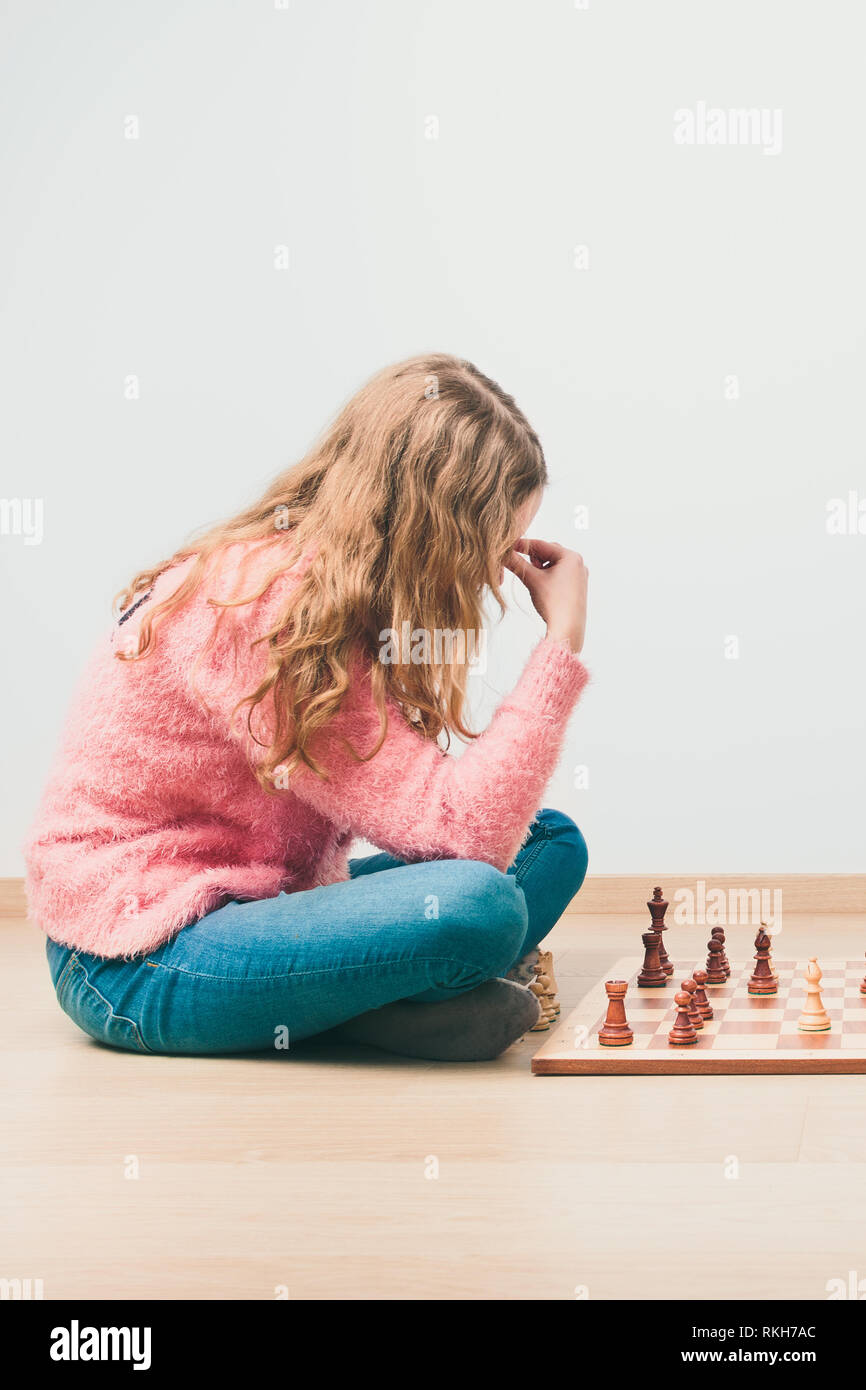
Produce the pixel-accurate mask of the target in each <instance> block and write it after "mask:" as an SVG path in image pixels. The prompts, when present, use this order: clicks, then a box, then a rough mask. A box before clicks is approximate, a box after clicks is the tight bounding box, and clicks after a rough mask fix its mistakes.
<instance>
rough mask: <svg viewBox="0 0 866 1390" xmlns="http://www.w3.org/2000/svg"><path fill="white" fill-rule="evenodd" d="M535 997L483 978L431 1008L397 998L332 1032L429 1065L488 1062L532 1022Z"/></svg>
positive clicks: (535, 1017) (535, 1019) (536, 1012)
mask: <svg viewBox="0 0 866 1390" xmlns="http://www.w3.org/2000/svg"><path fill="white" fill-rule="evenodd" d="M540 1013H541V1009H540V1007H539V1004H538V1000H537V999H536V997H535V995H534V994H532V993H531V992H530V991H529V990H528V989H524V987H523V985H518V984H513V983H512V982H511V981H510V980H485V982H484V984H483V985H479V986H478V987H477V989H470V990H467V992H466V993H465V994H457V995H455V996H454V998H453V999H443V1000H442V1001H441V1003H436V1004H413V1003H412V1001H411V1000H409V999H398V1000H397V1001H396V1003H394V1004H386V1005H385V1006H384V1007H383V1008H381V1009H372V1010H371V1011H370V1012H369V1013H366V1014H359V1015H358V1017H357V1018H351V1019H349V1021H348V1023H343V1024H341V1026H340V1027H339V1028H335V1029H334V1030H333V1034H334V1036H335V1037H338V1038H340V1039H345V1040H347V1041H348V1042H360V1043H368V1044H370V1045H371V1046H373V1047H382V1048H384V1049H385V1050H386V1051H387V1052H399V1053H402V1055H403V1056H404V1057H424V1058H426V1059H427V1060H428V1061H433V1062H489V1061H491V1060H492V1059H493V1058H494V1057H498V1056H499V1054H500V1053H501V1052H504V1051H505V1049H506V1047H510V1046H511V1044H512V1043H513V1042H516V1041H517V1039H518V1038H520V1037H522V1036H523V1034H524V1033H526V1032H527V1031H528V1030H529V1029H530V1028H531V1027H532V1025H533V1023H537V1022H538V1019H539V1015H540Z"/></svg>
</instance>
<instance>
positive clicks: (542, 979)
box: [538, 973, 556, 1023]
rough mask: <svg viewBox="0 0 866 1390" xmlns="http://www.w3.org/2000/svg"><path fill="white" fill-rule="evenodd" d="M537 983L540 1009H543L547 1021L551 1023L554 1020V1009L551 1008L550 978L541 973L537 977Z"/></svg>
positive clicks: (551, 990)
mask: <svg viewBox="0 0 866 1390" xmlns="http://www.w3.org/2000/svg"><path fill="white" fill-rule="evenodd" d="M538 983H539V984H540V985H541V989H542V994H541V1007H542V1008H543V1010H544V1012H545V1015H546V1017H547V1021H548V1022H549V1023H552V1022H553V1020H554V1019H555V1018H556V1009H555V1008H554V1006H553V986H552V984H551V982H550V976H549V975H545V974H543V973H541V974H539V976H538Z"/></svg>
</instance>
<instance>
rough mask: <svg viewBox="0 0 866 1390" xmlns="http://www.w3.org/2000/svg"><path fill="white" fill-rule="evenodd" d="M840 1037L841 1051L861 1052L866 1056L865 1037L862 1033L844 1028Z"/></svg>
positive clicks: (865, 1069) (865, 1068)
mask: <svg viewBox="0 0 866 1390" xmlns="http://www.w3.org/2000/svg"><path fill="white" fill-rule="evenodd" d="M841 1037H842V1051H843V1052H845V1051H848V1052H861V1053H862V1054H863V1056H864V1057H866V1037H864V1035H863V1034H862V1033H849V1032H848V1029H847V1028H846V1029H845V1031H844V1032H843V1033H842V1035H841ZM864 1071H866V1067H864Z"/></svg>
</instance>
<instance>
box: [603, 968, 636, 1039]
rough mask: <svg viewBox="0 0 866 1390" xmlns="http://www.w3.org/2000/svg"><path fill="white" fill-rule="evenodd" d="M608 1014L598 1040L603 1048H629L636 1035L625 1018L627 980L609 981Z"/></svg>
mask: <svg viewBox="0 0 866 1390" xmlns="http://www.w3.org/2000/svg"><path fill="white" fill-rule="evenodd" d="M604 987H605V989H606V990H607V1014H606V1016H605V1020H604V1023H603V1024H602V1025H601V1028H600V1029H599V1030H598V1040H599V1042H600V1043H601V1045H602V1047H627V1046H628V1044H629V1043H631V1042H634V1033H633V1032H632V1031H631V1029H630V1028H629V1026H628V1019H627V1018H626V1016H625V992H626V990H627V989H628V985H627V984H626V982H625V980H607V981H606V983H605V986H604Z"/></svg>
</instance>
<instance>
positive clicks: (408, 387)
mask: <svg viewBox="0 0 866 1390" xmlns="http://www.w3.org/2000/svg"><path fill="white" fill-rule="evenodd" d="M546 481H547V470H546V467H545V462H544V455H543V453H542V449H541V445H540V443H539V441H538V438H537V436H536V435H535V433H534V431H533V430H532V428H531V427H530V425H529V423H528V421H527V420H526V418H525V417H524V415H523V414H522V413H521V411H520V410H519V409H518V407H517V406H516V404H515V402H514V400H513V399H512V397H511V396H509V395H507V394H506V393H505V392H504V391H503V390H502V388H501V387H500V386H498V385H497V384H496V382H495V381H491V380H490V378H489V377H486V376H485V375H484V374H483V373H482V372H480V371H479V370H478V368H477V367H475V366H473V364H472V363H471V362H466V361H462V360H460V359H458V358H456V357H451V356H448V355H445V354H431V355H429V356H422V357H413V358H411V359H409V360H408V361H406V362H400V363H398V364H397V365H395V366H392V367H388V368H386V369H385V370H384V371H382V372H380V373H378V375H376V376H375V377H373V379H372V380H371V381H369V382H368V383H367V385H366V386H364V387H362V389H361V390H360V391H358V393H357V394H356V395H355V396H353V397H352V399H351V400H350V401H349V402H348V404H347V405H346V406H344V408H343V409H342V410H341V411H340V413H339V415H338V416H337V418H336V419H335V420H334V422H333V424H332V425H331V426H330V428H329V429H327V430H326V432H325V434H324V435H323V436H322V438H321V439H320V440H319V442H318V443H317V444H315V445H314V447H313V448H312V449H311V450H310V452H309V453H308V454H307V455H306V457H305V458H303V459H302V460H301V461H300V462H299V463H296V464H295V465H294V466H293V467H291V468H288V469H286V471H285V472H283V473H281V474H280V475H279V477H277V478H276V479H275V480H274V482H273V483H272V484H271V486H270V487H269V488H268V489H267V491H266V492H265V493H264V495H263V496H262V497H261V498H260V499H259V501H258V502H256V503H254V505H253V506H251V507H249V508H247V509H246V510H245V511H242V512H241V513H240V514H239V515H238V516H236V517H234V518H232V519H231V520H230V521H226V522H224V523H222V524H221V525H218V526H215V527H213V528H211V529H210V530H208V531H206V532H205V533H204V534H203V535H201V536H200V537H199V538H198V539H196V540H195V541H193V542H190V544H189V545H188V546H186V547H184V548H183V549H181V550H179V551H177V553H176V554H175V555H174V556H173V557H172V558H171V559H170V560H167V561H165V562H164V563H162V564H160V565H157V566H155V567H154V568H153V569H149V570H143V571H142V572H141V573H140V574H137V575H136V577H135V578H134V579H133V580H132V582H131V584H130V585H129V586H128V588H126V589H125V590H124V591H123V592H122V593H120V594H118V596H117V603H118V605H119V608H120V610H126V609H127V608H128V607H129V606H130V605H131V604H133V603H134V602H135V601H136V600H137V599H139V598H141V597H142V596H143V595H145V594H146V593H147V592H148V591H149V590H150V589H151V588H152V586H153V584H154V582H155V580H156V579H157V577H158V576H159V575H160V574H162V573H163V571H165V570H167V569H169V568H171V567H172V566H174V565H176V564H179V563H181V562H182V561H184V560H188V559H192V558H193V557H195V561H194V563H193V564H192V565H191V566H190V569H189V572H188V574H187V576H186V578H185V579H184V581H183V583H181V584H180V586H179V587H178V588H177V589H176V591H175V592H174V593H173V594H172V595H171V596H170V597H169V598H167V599H165V600H163V601H162V602H160V603H156V604H154V605H152V606H150V605H149V606H148V607H149V609H150V611H148V608H145V609H143V621H142V623H141V628H140V636H139V645H138V649H137V651H135V652H129V651H127V652H118V656H119V659H121V660H124V659H127V660H129V659H132V660H140V659H141V658H143V657H145V656H146V655H147V654H148V653H149V652H150V651H152V649H153V647H154V643H155V641H156V635H157V627H158V625H159V624H160V623H161V622H162V621H164V620H165V618H166V617H168V616H169V615H170V614H171V613H172V612H174V611H175V610H176V609H178V608H179V607H180V606H181V605H182V604H183V603H185V602H186V601H187V600H188V599H189V597H190V596H191V595H192V594H193V593H195V592H196V590H197V589H198V588H199V587H200V585H201V584H202V581H203V577H204V572H205V569H206V567H207V565H208V562H209V560H210V559H211V557H212V556H213V555H214V552H217V551H219V550H220V549H222V548H223V547H225V546H227V545H230V544H232V543H235V542H238V541H264V540H267V539H268V538H275V537H280V538H281V544H279V545H275V546H274V567H273V569H272V570H270V571H269V573H268V575H267V577H266V579H265V581H264V583H263V584H261V585H260V587H259V588H258V589H257V590H256V592H255V593H252V594H247V595H245V596H244V597H242V598H236V599H233V600H230V601H228V602H220V601H219V600H216V599H213V598H212V599H210V600H209V602H210V603H212V604H214V605H215V606H218V607H223V608H229V607H237V606H239V605H241V604H245V603H249V602H253V601H254V600H255V599H257V598H259V597H260V596H261V595H262V594H263V593H265V592H266V591H267V589H268V588H269V587H270V585H271V584H272V583H273V582H274V580H275V579H276V577H277V576H278V575H279V574H280V573H282V572H283V571H285V570H287V569H288V568H289V567H290V566H291V565H293V564H294V563H295V562H296V560H297V559H298V558H299V557H301V556H304V555H307V554H310V553H311V554H312V559H311V561H310V563H309V564H308V566H307V568H306V570H303V572H302V577H301V578H300V580H299V582H298V583H297V584H296V585H295V587H294V588H293V589H292V590H291V592H290V595H289V598H288V600H287V606H286V610H285V612H282V613H281V614H280V616H279V618H278V620H277V622H276V623H275V624H274V626H273V627H272V628H271V630H270V631H269V632H267V633H264V634H263V635H262V636H261V638H259V639H258V640H259V641H261V642H262V643H263V644H265V645H266V648H267V666H266V671H265V674H264V677H263V679H262V681H261V683H260V684H259V686H258V687H257V689H255V690H252V691H250V692H249V693H248V694H247V695H246V696H245V698H244V699H243V700H242V701H241V702H240V703H241V705H247V706H248V707H249V708H248V712H247V725H248V727H249V728H250V731H251V732H252V725H251V723H250V720H251V718H252V715H253V711H254V710H255V708H256V707H257V706H260V705H261V704H262V701H265V700H268V702H269V705H268V708H269V712H270V723H269V725H268V727H269V729H272V730H273V738H272V740H271V742H270V745H269V746H267V747H266V749H265V753H264V756H263V757H262V759H261V760H257V767H256V773H257V776H258V777H259V780H260V782H261V784H262V786H263V787H265V788H266V789H268V790H273V786H274V773H275V771H276V770H277V769H279V770H280V772H281V774H282V775H286V774H289V773H290V772H291V770H292V769H293V768H295V767H297V766H298V765H299V764H300V763H303V764H305V765H306V766H308V767H310V768H312V769H313V771H314V772H316V773H318V774H319V775H325V774H324V771H323V769H322V767H321V766H320V764H319V763H318V761H317V760H316V758H315V757H314V755H313V751H312V743H313V740H314V737H315V735H316V734H317V733H318V732H319V731H320V730H321V729H323V728H324V726H325V725H326V724H327V723H328V722H329V721H330V720H331V719H333V717H334V715H335V714H336V713H337V711H338V710H339V708H340V706H341V704H342V701H343V699H344V696H345V695H346V692H347V690H348V688H349V684H350V669H351V668H352V666H353V663H354V662H355V660H356V659H357V658H358V657H359V656H360V657H362V658H365V659H366V663H367V664H368V665H369V668H370V671H371V681H372V691H373V695H374V698H375V701H376V706H377V708H378V711H379V717H380V737H379V741H378V742H377V744H376V745H375V747H374V748H373V749H372V751H370V752H368V753H366V754H365V755H364V756H366V757H372V756H374V755H375V753H376V752H378V750H379V748H380V747H381V744H382V741H383V739H384V737H385V733H386V729H387V717H386V705H385V702H386V698H387V697H388V696H390V697H392V698H393V699H394V700H395V701H396V702H397V704H398V706H399V707H400V709H401V710H402V712H403V715H404V717H405V718H406V719H407V720H408V721H409V722H410V723H411V724H413V725H414V726H415V727H417V728H418V729H419V731H420V732H422V733H423V734H424V735H425V736H427V737H429V738H431V739H432V738H437V737H438V736H439V734H440V733H442V732H443V730H444V731H445V733H446V735H447V736H449V737H450V735H451V734H455V735H457V736H459V737H461V738H467V739H468V738H473V737H475V735H474V734H473V732H472V731H471V730H470V729H468V728H467V727H466V724H465V722H464V699H465V693H466V677H467V666H466V663H465V659H462V656H461V653H460V651H459V650H458V648H457V646H456V645H453V646H451V648H450V650H448V649H446V651H445V653H444V656H443V659H442V660H440V661H439V662H438V663H435V662H432V661H423V662H418V661H412V660H410V661H404V660H401V659H400V657H401V655H402V654H401V653H400V652H399V651H398V653H397V659H396V660H391V661H390V662H388V663H384V662H383V661H381V660H377V659H376V658H377V655H378V654H379V652H380V651H381V646H382V634H383V633H384V632H386V631H395V632H398V633H399V632H401V631H402V630H403V624H404V623H405V622H407V621H408V622H409V623H410V624H411V627H412V629H413V630H414V629H418V628H421V629H425V630H427V631H435V630H436V629H439V630H441V631H446V630H450V631H455V630H456V631H458V632H462V633H464V634H470V633H476V632H478V631H480V630H481V628H482V624H483V601H484V593H485V590H486V589H490V590H491V592H492V593H493V595H494V597H495V599H496V601H497V603H498V604H499V607H500V610H504V607H505V604H504V601H503V598H502V593H501V590H500V577H501V567H502V563H503V560H504V559H505V557H506V555H507V553H508V551H509V548H510V546H511V544H512V543H513V541H514V539H515V531H514V527H515V524H516V520H515V518H516V514H517V512H518V510H519V509H520V508H521V506H522V504H523V503H524V502H525V501H526V500H527V499H528V498H529V497H530V496H531V495H532V494H533V493H534V492H535V491H536V490H537V489H538V488H539V487H541V486H542V485H543V484H544V483H545V482H546ZM286 540H288V541H289V544H288V545H286V543H285V542H286ZM440 655H441V653H440ZM259 742H261V740H259ZM262 746H263V747H264V745H262ZM352 751H353V752H354V753H355V755H356V756H359V757H360V756H361V754H359V753H358V751H357V750H352Z"/></svg>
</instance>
